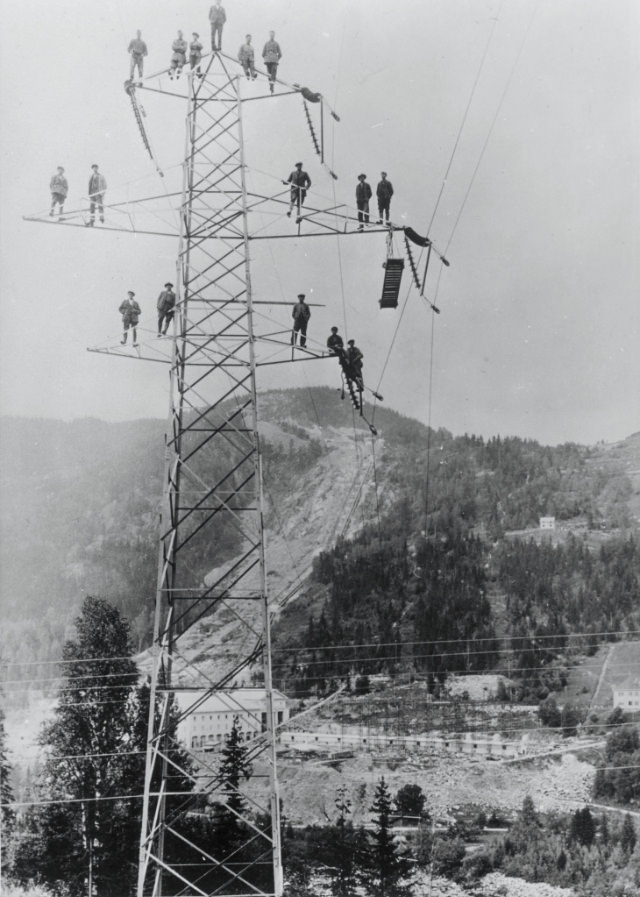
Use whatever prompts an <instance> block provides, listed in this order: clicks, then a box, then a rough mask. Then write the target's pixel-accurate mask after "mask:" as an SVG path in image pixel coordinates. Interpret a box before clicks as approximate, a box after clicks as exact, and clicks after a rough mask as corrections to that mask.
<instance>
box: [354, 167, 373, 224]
mask: <svg viewBox="0 0 640 897" xmlns="http://www.w3.org/2000/svg"><path fill="white" fill-rule="evenodd" d="M370 199H371V185H370V184H367V176H366V174H359V175H358V183H357V185H356V206H357V207H358V230H362V229H363V227H364V225H365V224H369V200H370Z"/></svg>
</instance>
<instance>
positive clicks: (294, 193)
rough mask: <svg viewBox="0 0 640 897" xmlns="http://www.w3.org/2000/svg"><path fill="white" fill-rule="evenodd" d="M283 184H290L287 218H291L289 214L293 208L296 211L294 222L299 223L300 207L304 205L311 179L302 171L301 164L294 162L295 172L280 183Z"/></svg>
mask: <svg viewBox="0 0 640 897" xmlns="http://www.w3.org/2000/svg"><path fill="white" fill-rule="evenodd" d="M282 183H283V184H291V197H290V200H289V211H288V212H287V217H290V216H291V212H292V211H293V207H294V206H295V207H296V208H297V210H298V217H297V219H296V222H297V223H298V224H299V223H300V220H301V219H300V211H301V208H302V206H303V205H304V201H305V198H306V195H307V190H308V189H309V187H310V186H311V178H310V177H309V175H308V174H307V172H306V171H303V170H302V162H296V167H295V171H292V172H291V174H290V175H289V177H288V178H287V180H286V181H283V182H282Z"/></svg>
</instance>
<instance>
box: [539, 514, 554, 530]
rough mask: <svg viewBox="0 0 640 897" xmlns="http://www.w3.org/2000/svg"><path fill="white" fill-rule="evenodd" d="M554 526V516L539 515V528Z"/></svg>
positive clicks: (552, 527) (551, 527)
mask: <svg viewBox="0 0 640 897" xmlns="http://www.w3.org/2000/svg"><path fill="white" fill-rule="evenodd" d="M555 528H556V518H555V517H541V518H540V529H555Z"/></svg>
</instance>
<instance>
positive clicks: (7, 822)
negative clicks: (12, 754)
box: [0, 710, 16, 871]
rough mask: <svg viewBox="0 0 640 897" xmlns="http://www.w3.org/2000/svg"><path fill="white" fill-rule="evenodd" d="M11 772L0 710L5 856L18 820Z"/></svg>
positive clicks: (1, 845)
mask: <svg viewBox="0 0 640 897" xmlns="http://www.w3.org/2000/svg"><path fill="white" fill-rule="evenodd" d="M10 773H11V768H10V766H9V763H8V761H7V751H6V734H5V730H4V713H3V712H2V710H0V852H1V854H2V856H3V857H5V858H6V857H7V856H8V850H7V846H8V844H9V841H10V839H11V835H12V832H13V828H14V825H15V821H16V817H15V811H14V809H13V806H12V804H13V789H12V788H11V782H10V780H9V776H10ZM2 865H4V866H5V867H6V859H5V862H4V863H2V862H0V866H2ZM5 871H6V868H5Z"/></svg>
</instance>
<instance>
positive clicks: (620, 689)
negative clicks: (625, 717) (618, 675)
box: [611, 676, 640, 711]
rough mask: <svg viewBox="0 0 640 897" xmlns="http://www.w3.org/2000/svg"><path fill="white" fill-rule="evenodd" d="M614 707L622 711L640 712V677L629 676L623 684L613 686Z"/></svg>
mask: <svg viewBox="0 0 640 897" xmlns="http://www.w3.org/2000/svg"><path fill="white" fill-rule="evenodd" d="M611 689H612V691H613V706H614V707H619V708H620V709H621V710H630V711H634V710H640V677H638V676H627V678H626V679H624V680H623V681H622V682H618V683H617V684H615V685H612V686H611Z"/></svg>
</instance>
